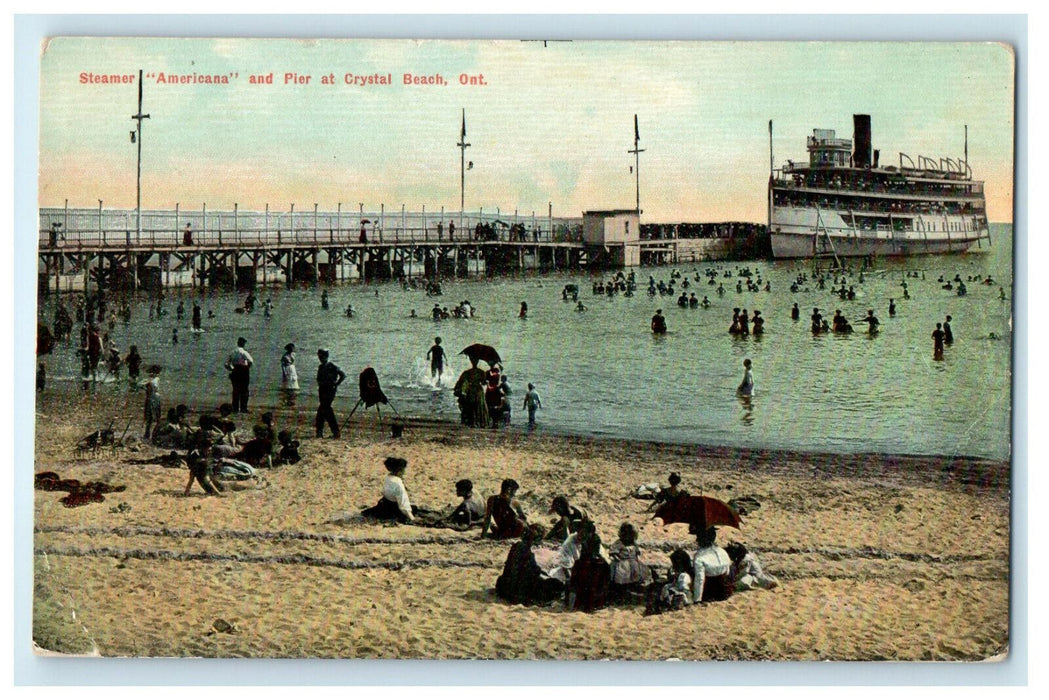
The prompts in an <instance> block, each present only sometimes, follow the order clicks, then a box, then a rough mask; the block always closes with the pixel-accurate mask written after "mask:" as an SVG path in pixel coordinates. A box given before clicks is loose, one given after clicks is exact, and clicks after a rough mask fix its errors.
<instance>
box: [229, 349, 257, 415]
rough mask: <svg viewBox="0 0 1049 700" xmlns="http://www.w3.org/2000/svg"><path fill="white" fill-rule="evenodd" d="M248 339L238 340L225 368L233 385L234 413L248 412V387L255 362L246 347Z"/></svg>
mask: <svg viewBox="0 0 1049 700" xmlns="http://www.w3.org/2000/svg"><path fill="white" fill-rule="evenodd" d="M247 344H248V341H247V339H245V338H237V347H236V349H235V350H234V351H233V352H231V353H230V355H229V357H228V358H227V359H226V364H225V367H226V369H227V370H229V381H230V384H232V385H233V402H232V403H233V412H234V413H236V412H237V411H240V412H241V413H247V412H248V385H249V384H250V383H251V366H252V365H254V364H255V360H253V359H252V357H251V355H250V354H249V353H248V351H247V350H245V349H244V346H246V345H247Z"/></svg>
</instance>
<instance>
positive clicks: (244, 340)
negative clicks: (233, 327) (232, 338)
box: [237, 337, 248, 345]
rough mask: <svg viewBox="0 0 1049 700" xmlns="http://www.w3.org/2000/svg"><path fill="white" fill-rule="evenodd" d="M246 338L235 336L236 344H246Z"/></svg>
mask: <svg viewBox="0 0 1049 700" xmlns="http://www.w3.org/2000/svg"><path fill="white" fill-rule="evenodd" d="M247 344H248V339H247V338H244V337H240V338H237V345H247Z"/></svg>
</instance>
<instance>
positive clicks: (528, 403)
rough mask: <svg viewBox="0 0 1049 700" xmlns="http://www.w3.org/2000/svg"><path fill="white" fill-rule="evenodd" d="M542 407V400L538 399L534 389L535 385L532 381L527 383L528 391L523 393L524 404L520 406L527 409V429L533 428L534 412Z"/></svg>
mask: <svg viewBox="0 0 1049 700" xmlns="http://www.w3.org/2000/svg"><path fill="white" fill-rule="evenodd" d="M542 407H543V402H542V401H541V400H540V399H539V393H538V392H536V390H535V385H534V384H532V383H529V384H528V391H527V392H526V393H525V397H524V405H523V406H522V408H524V409H526V410H527V411H528V429H529V430H535V412H536V411H537V410H538V409H540V408H542Z"/></svg>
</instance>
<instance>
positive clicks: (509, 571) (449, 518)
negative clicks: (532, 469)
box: [361, 457, 778, 614]
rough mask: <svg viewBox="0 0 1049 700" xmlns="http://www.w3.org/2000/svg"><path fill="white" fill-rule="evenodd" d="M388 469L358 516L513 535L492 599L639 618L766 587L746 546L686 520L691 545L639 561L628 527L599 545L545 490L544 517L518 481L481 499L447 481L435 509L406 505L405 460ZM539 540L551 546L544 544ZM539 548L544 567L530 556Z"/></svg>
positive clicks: (590, 525) (392, 461) (675, 485)
mask: <svg viewBox="0 0 1049 700" xmlns="http://www.w3.org/2000/svg"><path fill="white" fill-rule="evenodd" d="M384 465H385V467H386V471H387V475H386V479H385V481H384V482H383V485H382V495H381V496H380V498H379V500H378V502H377V503H376V504H375V505H374V506H371V507H368V508H365V509H363V510H362V511H361V515H362V516H363V517H365V518H371V519H375V520H380V521H389V522H399V523H403V524H412V525H418V526H424V527H446V528H452V529H456V530H460V531H464V532H465V531H467V530H470V529H471V528H474V527H478V528H479V529H480V534H479V537H480V538H481V539H495V540H516V541H515V542H514V544H513V545H512V546H511V547H510V550H509V552H508V553H507V557H506V561H505V563H504V565H503V570H502V573H501V574H500V575H499V577H498V578H497V579H496V581H495V592H496V595H497V596H498V597H499V598H501V599H503V600H506V601H507V602H510V603H518V604H524V605H549V604H562V605H563V606H564V607H565V608H566V609H568V610H578V611H583V612H593V611H595V610H598V609H600V608H604V607H606V606H609V605H639V606H640V605H643V606H644V610H645V613H646V614H657V613H662V612H667V611H672V610H678V609H681V608H684V607H686V606H689V605H693V604H696V603H710V602H716V601H722V600H725V599H727V598H728V597H730V596H731V595H732V594H733V593H734V592H736V591H741V590H749V589H752V588H774V587H776V586H777V585H778V582H777V580H776V579H775V577H773V576H770V575H768V574H766V573H765V572H764V570H763V569H762V567H761V564H760V562H759V561H758V559H757V557H756V555H755V554H754V553H753V552H749V551H748V550H747V548H746V546H745V545H743V544H741V543H738V542H732V543H730V544H729V545H727V546H726V547H724V548H722V547H719V546H718V545H717V529H716V528H714V527H702V526H690V530H689V531H690V533H691V534H694V535H695V537H696V548H695V551H686V550H684V549H676V550H674V552H673V553H672V554H671V555H670V567H669V569H667V568H666V567H665V566H658V565H650V564H646V563H645V562H644V561H642V551H641V548H640V547H639V545H638V530H637V527H636V526H635V525H633V524H632V523H629V522H624V523H622V524H621V525H620V527H619V531H618V533H617V539H616V541H615V542H613V543H612V544H611V545H609V546H606V545H605V544H604V542H603V540H602V538H601V535H600V534H599V532H598V529H597V526H596V525H595V523H594V521H593V520H592V519H591V518H590V516H589V515H588V514H587V513H586V512H585V511H584V510H583V509H582V508H579V507H578V506H576V505H573V504H572V503H571V502H569V499H568V498H567V497H566V496H563V495H558V496H554V497H553V499H552V500H551V503H550V508H549V515H551V516H553V517H552V518H551V519H550V521H549V522H548V523H540V522H536V520H538V519H530V518H529V515H528V514H527V513H526V512H525V509H524V508H523V507H522V505H521V503H520V502H519V501H518V500H517V493H518V491H519V490H520V485H519V484H518V482H517V481H516V480H514V479H509V478H508V479H504V480H503V482H502V484H501V485H500V488H499V493H497V494H495V495H493V496H490V497H488V498H487V499H482V498H481V497H480V496H479V495H478V494H477V493H476V491H475V488H474V484H473V482H472V481H471V480H469V479H460V480H459V481H457V482H456V484H455V492H456V496H457V497H458V498H459V499H460V502H459V504H458V505H456V506H455V507H454V508H446V509H444V510H436V509H431V508H424V507H420V506H418V505H415V504H413V503H412V502H411V498H410V497H409V495H408V489H407V487H406V486H405V483H404V477H405V473H406V471H407V467H408V463H407V460H405V459H403V458H400V457H388V458H386V460H385V462H384ZM669 484H670V485H669V486H668V487H666V488H663V489H661V490H659V491H658V492H657V493H655V494H653V495H654V496H655V499H656V501H657V502H668V501H671V500H673V499H676V498H681V497H687V496H688V493H687V491H685V490H684V489H682V488H681V486H680V484H681V477H680V475H678V474H676V473H672V474H671V475H670V479H669ZM544 542H546V543H549V542H552V543H553V545H552V547H556V551H555V550H554V549H553V548H552V547H551V546H549V545H548V546H547V547H545V548H544V546H543V545H544ZM544 549H545V553H546V554H549V555H551V556H550V557H545V559H546V565H545V566H544V565H543V564H541V563H540V561H539V560H538V559H537V557H536V553H537V551H541V550H544Z"/></svg>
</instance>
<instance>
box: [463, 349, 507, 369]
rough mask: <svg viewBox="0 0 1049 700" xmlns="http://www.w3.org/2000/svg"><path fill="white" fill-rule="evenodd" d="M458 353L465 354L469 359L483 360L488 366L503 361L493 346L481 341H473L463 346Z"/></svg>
mask: <svg viewBox="0 0 1049 700" xmlns="http://www.w3.org/2000/svg"><path fill="white" fill-rule="evenodd" d="M459 354H460V355H466V356H467V357H469V358H470V359H471V360H473V359H474V358H476V359H478V360H481V361H483V362H487V363H488V365H489V366H491V365H494V364H496V363H500V362H502V361H503V360H502V358H501V357H499V353H498V352H496V350H495V348H493V347H492V346H491V345H484V344H482V343H474V344H473V345H471V346H469V347H466V348H463V349H462V351H461V352H460V353H459Z"/></svg>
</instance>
